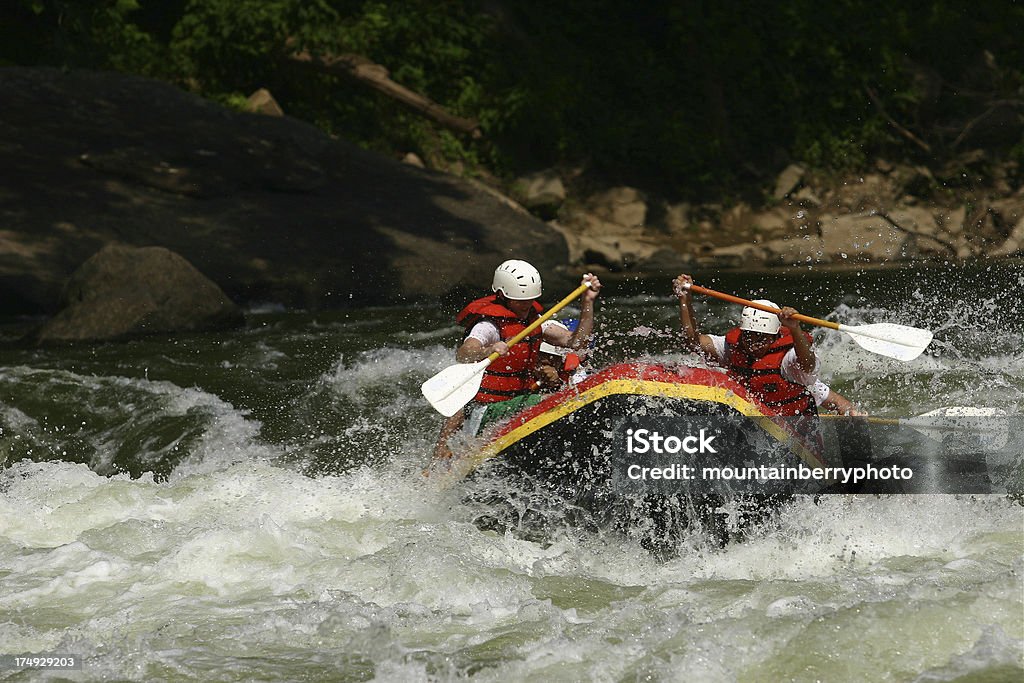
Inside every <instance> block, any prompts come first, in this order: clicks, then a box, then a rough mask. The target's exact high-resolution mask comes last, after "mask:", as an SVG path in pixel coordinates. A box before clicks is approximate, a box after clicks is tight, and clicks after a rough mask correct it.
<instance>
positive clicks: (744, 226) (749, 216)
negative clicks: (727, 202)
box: [719, 202, 754, 235]
mask: <svg viewBox="0 0 1024 683" xmlns="http://www.w3.org/2000/svg"><path fill="white" fill-rule="evenodd" d="M753 224H754V211H753V210H752V209H751V208H750V205H749V204H747V203H745V202H740V203H738V204H736V205H735V206H733V207H730V208H729V209H727V210H726V211H725V212H723V213H722V217H721V219H720V220H719V227H720V229H721V231H722V232H723V233H725V234H727V235H746V234H748V233H749V232H750V228H751V226H752V225H753Z"/></svg>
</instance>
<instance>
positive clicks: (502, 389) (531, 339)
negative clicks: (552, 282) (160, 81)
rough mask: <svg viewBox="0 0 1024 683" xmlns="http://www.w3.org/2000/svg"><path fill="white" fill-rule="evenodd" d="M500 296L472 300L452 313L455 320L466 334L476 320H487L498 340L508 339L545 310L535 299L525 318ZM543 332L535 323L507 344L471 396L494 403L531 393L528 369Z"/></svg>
mask: <svg viewBox="0 0 1024 683" xmlns="http://www.w3.org/2000/svg"><path fill="white" fill-rule="evenodd" d="M499 298H500V297H499V296H498V295H497V294H491V295H490V296H485V297H482V298H480V299H477V300H476V301H473V302H471V303H470V304H469V305H468V306H466V307H465V308H463V309H462V311H461V312H460V313H459V314H458V315H457V316H455V321H456V322H457V323H459V324H460V325H462V326H463V327H465V328H466V334H467V335H468V334H469V331H470V330H471V329H473V326H474V325H476V324H477V323H478V322H483V321H487V322H490V323H492V324H493V325H494V326H495V327H497V328H498V334H499V335H500V336H501V340H502V341H508V340H509V339H511V338H512V337H514V336H516V335H517V334H519V333H520V332H522V331H523V329H524V328H525V327H526V326H527V325H528V324H529V323H531V322H532V321H533V320H534V319H536V318H537V316H538V315H539V314H540V313H541V312H542V311H543V310H544V308H543V307H542V306H541V305H540V304H538V303H537V302H536V301H534V302H533V310H531V311H530V313H529V315H528V316H527V319H526V321H525V322H524V321H522V320H519V318H518V317H516V314H515V313H513V312H512V311H511V310H509V309H508V308H505V306H504V305H502V304H501V303H499ZM542 335H543V332H542V331H541V328H540V327H539V326H538V327H537V329H535V330H534V331H533V332H531V333H530V334H529V335H527V337H526V338H525V339H524V340H523V341H521V342H519V343H518V344H516V345H515V346H513V347H512V348H510V349H509V351H508V353H507V354H505V355H504V356H499V357H498V358H496V359H495V360H494V362H492V363H491V364H490V365H489V366H487V369H486V370H485V371H484V376H483V379H482V380H481V382H480V391H479V392H477V395H476V396H475V397H474V400H475V401H479V402H480V403H497V402H498V401H507V400H509V399H510V398H514V397H516V396H520V395H522V394H528V393H530V392H531V391H532V389H531V387H532V386H533V384H534V381H533V377H532V376H531V370H533V367H534V365H535V364H536V362H537V352H538V350H539V349H540V342H541V339H542Z"/></svg>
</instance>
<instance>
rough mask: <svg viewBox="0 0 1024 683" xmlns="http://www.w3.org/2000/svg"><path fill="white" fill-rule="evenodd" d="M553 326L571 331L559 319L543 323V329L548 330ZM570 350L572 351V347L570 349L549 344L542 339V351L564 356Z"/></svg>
mask: <svg viewBox="0 0 1024 683" xmlns="http://www.w3.org/2000/svg"><path fill="white" fill-rule="evenodd" d="M551 327H561V328H562V329H563V330H565V331H566V332H568V331H569V328H568V327H566V326H565V325H564V324H562V323H560V322H559V321H557V320H549V321H547V322H546V323H544V324H543V325H541V329H542V330H547V329H550V328H551ZM569 351H571V349H568V348H566V347H564V346H555V345H554V344H548V343H547V342H546V341H542V342H541V343H540V352H541V353H550V354H551V355H552V356H564V355H565V354H567V353H569Z"/></svg>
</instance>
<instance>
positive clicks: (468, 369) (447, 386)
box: [420, 358, 491, 417]
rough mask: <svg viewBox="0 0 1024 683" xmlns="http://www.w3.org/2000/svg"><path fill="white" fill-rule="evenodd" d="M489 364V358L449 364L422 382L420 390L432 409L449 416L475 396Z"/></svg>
mask: <svg viewBox="0 0 1024 683" xmlns="http://www.w3.org/2000/svg"><path fill="white" fill-rule="evenodd" d="M490 364H491V361H490V359H489V358H485V359H483V360H482V361H478V362H476V363H456V364H455V365H449V366H448V367H446V368H445V369H444V370H442V371H441V372H439V373H437V374H436V375H434V376H433V377H431V378H430V379H428V380H427V381H426V382H424V383H423V386H421V387H420V391H422V392H423V397H424V398H425V399H427V401H429V402H430V405H432V406H434V410H436V411H437V412H439V413H441V414H442V415H444V416H445V417H451V416H452V415H454V414H455V413H457V412H459V410H460V409H461V408H462V406H464V405H466V404H467V403H469V402H470V401H471V400H473V397H474V396H476V392H477V391H479V390H480V380H481V379H483V376H484V370H486V369H487V366H488V365H490Z"/></svg>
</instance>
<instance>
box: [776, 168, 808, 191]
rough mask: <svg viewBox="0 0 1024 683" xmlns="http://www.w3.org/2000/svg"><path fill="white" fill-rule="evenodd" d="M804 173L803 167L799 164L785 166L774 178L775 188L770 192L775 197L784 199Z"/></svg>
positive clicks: (800, 180) (798, 182)
mask: <svg viewBox="0 0 1024 683" xmlns="http://www.w3.org/2000/svg"><path fill="white" fill-rule="evenodd" d="M804 173H805V171H804V167H803V166H800V165H799V164H790V165H789V166H787V167H786V168H785V170H783V171H782V173H780V174H779V177H778V178H777V179H776V180H775V190H774V191H773V192H772V196H773V197H775V198H776V199H785V198H786V196H787V195H788V194H789V193H790V192H792V191H793V190H795V189H796V187H797V186H798V185H799V184H800V183H801V182H803V179H804Z"/></svg>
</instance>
